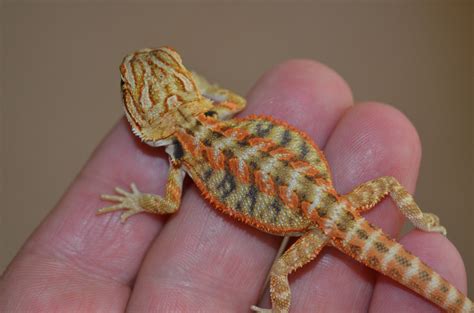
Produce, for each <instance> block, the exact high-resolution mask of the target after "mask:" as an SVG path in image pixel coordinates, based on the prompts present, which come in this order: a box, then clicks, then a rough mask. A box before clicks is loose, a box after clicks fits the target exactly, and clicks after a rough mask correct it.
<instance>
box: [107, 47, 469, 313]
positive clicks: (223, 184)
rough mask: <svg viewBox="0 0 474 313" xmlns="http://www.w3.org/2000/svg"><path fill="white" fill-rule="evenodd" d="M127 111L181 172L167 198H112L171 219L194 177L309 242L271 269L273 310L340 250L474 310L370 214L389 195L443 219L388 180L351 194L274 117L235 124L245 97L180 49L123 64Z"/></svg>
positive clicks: (244, 216)
mask: <svg viewBox="0 0 474 313" xmlns="http://www.w3.org/2000/svg"><path fill="white" fill-rule="evenodd" d="M120 70H121V77H122V91H123V98H124V102H125V113H126V116H127V119H128V121H129V122H130V124H131V126H132V131H133V132H134V133H135V134H136V135H137V136H138V137H140V138H141V139H142V140H143V141H144V142H145V143H147V144H149V145H151V146H166V152H168V154H169V155H170V163H171V169H170V172H169V176H168V182H167V188H166V195H165V196H164V197H161V196H158V195H153V194H143V193H141V192H140V191H139V190H138V189H137V187H136V186H135V185H134V184H132V186H131V188H132V192H127V191H125V190H122V189H120V188H117V189H116V191H117V193H118V194H119V195H104V196H103V198H104V199H106V200H110V201H114V202H117V203H116V204H115V205H111V206H109V207H106V208H103V209H101V210H99V213H106V212H113V211H116V210H125V212H124V213H123V214H122V220H124V221H125V220H126V219H127V218H128V217H130V216H131V215H133V214H136V213H139V212H143V211H145V212H150V213H155V214H169V213H173V212H176V211H177V210H178V208H179V206H180V201H181V194H182V182H183V178H184V175H185V174H188V175H189V176H190V177H191V178H192V179H193V181H194V182H195V183H196V185H197V186H198V188H199V189H200V191H201V192H202V194H203V196H204V197H205V198H206V199H208V200H209V202H210V203H211V204H212V205H213V206H214V207H216V208H217V209H219V210H220V211H222V212H224V213H225V214H228V215H230V216H231V217H233V218H235V219H236V220H239V221H242V222H244V223H246V224H249V225H251V226H253V227H255V228H257V229H259V230H261V231H264V232H267V233H271V234H275V235H281V236H288V235H291V236H299V239H298V240H297V241H296V242H295V243H294V244H293V245H292V246H291V247H290V248H289V249H288V250H287V251H286V252H285V253H284V254H283V255H282V256H281V257H279V258H278V260H277V261H276V262H275V263H274V265H273V267H272V270H271V272H270V293H271V300H272V309H271V310H269V309H261V308H258V307H252V309H253V310H254V311H258V312H288V311H289V308H290V301H291V292H290V287H289V283H288V274H289V273H291V272H293V271H294V270H296V269H298V268H299V267H301V266H303V265H304V264H306V263H308V262H309V261H311V260H312V259H314V258H315V257H316V256H317V255H318V253H319V251H320V250H321V249H322V248H323V247H324V246H326V245H331V246H334V247H336V248H337V249H339V250H340V251H342V252H344V253H346V254H347V255H349V256H351V257H352V258H354V259H355V260H357V261H359V262H361V263H363V264H365V265H366V266H368V267H370V268H372V269H374V270H376V271H378V272H380V273H383V274H385V275H387V276H389V277H391V278H392V279H394V280H396V281H398V282H400V283H401V284H403V285H404V286H407V287H408V288H410V289H411V290H413V291H415V292H416V293H418V294H420V295H421V296H423V297H425V298H427V299H428V300H430V301H432V302H434V303H436V304H437V305H438V306H440V307H441V308H443V309H445V310H446V311H448V312H473V311H474V305H473V303H472V302H471V301H470V300H469V299H468V298H467V297H466V296H464V295H463V294H462V293H461V292H460V291H458V290H457V289H456V288H455V287H453V286H452V285H451V284H450V283H449V282H448V281H446V280H445V279H443V278H442V277H441V276H440V275H439V274H437V273H435V272H434V271H433V270H432V269H431V268H429V267H428V266H427V265H426V264H424V263H423V262H422V261H421V260H420V259H418V258H417V257H416V256H414V255H412V254H410V253H409V252H408V251H406V250H405V249H404V248H403V247H402V246H401V245H400V244H399V243H397V242H396V241H394V240H393V239H391V238H389V237H388V236H387V235H386V234H384V233H383V232H382V230H381V229H379V228H377V227H375V226H372V225H371V224H370V223H368V222H367V221H366V220H365V219H364V218H363V217H361V215H360V212H363V211H366V210H369V209H371V208H372V207H374V206H375V205H376V204H377V202H379V201H380V200H381V199H382V198H384V197H385V196H387V195H390V196H391V197H392V199H393V200H394V201H395V203H396V204H397V206H398V207H399V209H400V210H401V211H402V213H403V214H404V215H405V216H406V217H407V218H408V219H409V220H410V221H411V222H412V223H413V224H414V225H415V226H416V227H417V228H419V229H422V230H425V231H433V232H440V233H442V234H446V230H445V229H444V227H442V226H441V225H440V224H439V220H438V218H437V217H436V216H435V215H433V214H430V213H423V212H422V211H421V210H420V209H419V208H418V206H417V205H416V203H415V201H414V200H413V198H412V196H411V195H410V194H409V193H408V192H407V191H406V190H405V189H404V188H403V187H402V186H401V185H400V184H399V183H398V182H397V181H396V179H395V178H393V177H381V178H378V179H375V180H373V181H370V182H367V183H365V184H362V185H360V186H358V187H357V188H355V189H354V190H353V191H352V192H351V193H349V194H347V195H340V194H338V193H337V191H336V190H335V189H334V187H333V184H332V180H331V174H330V171H329V167H328V164H327V162H326V160H325V158H324V155H323V153H322V152H321V151H320V150H319V148H318V147H317V146H316V144H315V143H314V142H313V141H312V140H311V139H310V138H309V137H308V136H307V135H306V134H304V133H302V132H301V131H299V130H297V129H295V128H293V127H291V126H289V125H288V124H286V123H285V122H282V121H277V120H274V119H272V118H271V117H265V116H249V117H247V118H235V119H230V120H225V119H226V118H229V117H232V116H233V115H235V114H236V113H238V112H239V111H241V110H243V109H244V107H245V104H246V103H245V100H244V99H242V98H241V97H239V96H238V95H236V94H234V93H232V92H231V91H228V90H226V89H222V88H220V87H218V86H215V85H211V84H209V83H208V82H207V81H206V80H205V79H204V78H203V77H201V76H199V75H198V74H196V73H191V72H189V71H188V70H187V69H186V68H185V67H184V66H183V64H182V61H181V58H180V56H179V55H178V54H177V53H176V52H175V51H174V50H172V49H171V48H168V47H164V48H161V49H157V50H152V49H144V50H140V51H137V52H135V53H132V54H130V55H128V56H126V57H125V59H124V61H123V63H122V65H121V67H120Z"/></svg>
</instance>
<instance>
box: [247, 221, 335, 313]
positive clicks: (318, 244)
mask: <svg viewBox="0 0 474 313" xmlns="http://www.w3.org/2000/svg"><path fill="white" fill-rule="evenodd" d="M327 242H328V238H327V237H326V235H324V234H323V233H322V232H321V231H320V230H318V229H313V230H311V231H309V232H307V233H306V234H304V235H303V236H301V237H300V238H299V239H298V240H297V241H296V242H295V243H294V244H293V245H292V246H291V247H290V248H289V249H288V250H287V251H286V252H285V253H284V254H283V255H282V256H281V257H280V258H279V259H278V260H277V261H276V262H275V264H274V265H273V267H272V269H271V272H270V296H271V300H272V309H271V310H270V309H262V308H259V307H256V306H252V310H253V311H255V312H260V313H287V312H289V310H290V302H291V291H290V284H289V282H288V274H290V273H291V272H293V271H295V270H296V269H298V268H300V267H302V266H303V265H305V264H306V263H308V262H310V261H311V260H313V259H314V258H316V256H317V255H318V253H319V251H321V249H322V248H323V247H324V245H325V244H326V243H327Z"/></svg>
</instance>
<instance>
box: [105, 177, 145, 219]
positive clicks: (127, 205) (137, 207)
mask: <svg viewBox="0 0 474 313" xmlns="http://www.w3.org/2000/svg"><path fill="white" fill-rule="evenodd" d="M130 188H131V190H132V192H128V191H125V190H123V189H122V188H120V187H116V188H115V191H116V192H117V193H118V194H119V195H101V199H102V200H107V201H113V202H118V203H117V204H114V205H111V206H108V207H105V208H102V209H99V210H98V211H97V214H104V213H109V212H115V211H119V210H125V212H123V213H122V215H121V216H120V219H121V220H122V222H125V221H126V220H127V219H128V218H129V217H130V216H132V215H135V214H137V213H140V212H144V211H145V210H144V209H143V208H142V206H141V204H140V200H141V198H142V197H143V194H142V193H141V192H140V191H139V190H138V188H137V186H136V185H135V184H134V183H131V184H130Z"/></svg>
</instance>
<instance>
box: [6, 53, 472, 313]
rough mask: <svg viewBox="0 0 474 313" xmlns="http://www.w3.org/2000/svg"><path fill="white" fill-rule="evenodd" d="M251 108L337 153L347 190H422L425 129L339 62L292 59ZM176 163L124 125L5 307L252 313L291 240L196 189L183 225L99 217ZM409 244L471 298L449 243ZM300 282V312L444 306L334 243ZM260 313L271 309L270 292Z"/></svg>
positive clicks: (25, 266)
mask: <svg viewBox="0 0 474 313" xmlns="http://www.w3.org/2000/svg"><path fill="white" fill-rule="evenodd" d="M248 102H249V105H248V109H247V110H246V111H245V112H244V114H242V115H245V114H250V113H258V114H265V115H272V116H274V117H276V118H279V119H284V120H286V121H288V122H289V123H290V124H292V125H295V126H296V127H298V128H299V129H301V130H303V131H305V132H306V133H308V134H309V135H310V136H311V137H312V138H313V139H314V140H315V141H316V143H317V144H318V145H319V146H320V147H321V148H322V149H323V150H324V151H325V154H326V157H327V159H328V161H329V164H330V166H331V168H332V174H333V178H334V183H335V187H336V189H337V190H338V191H339V192H340V193H345V192H348V191H350V190H352V188H353V187H355V186H356V185H358V184H359V183H362V182H366V181H368V180H370V179H372V178H376V177H379V176H385V175H390V176H395V177H396V178H397V179H398V180H399V181H400V182H401V183H402V184H404V185H405V186H406V188H407V189H408V190H410V191H412V192H413V190H414V187H415V183H416V178H417V173H418V165H419V160H420V154H421V148H420V143H419V139H418V137H417V133H416V130H415V129H414V128H413V126H412V125H411V124H410V122H409V121H408V120H407V119H406V118H405V117H404V116H403V115H402V114H401V113H399V112H398V111H397V110H395V109H393V108H392V107H390V106H387V105H384V104H381V103H375V102H370V103H369V102H363V103H359V104H357V105H356V106H355V105H354V100H353V98H352V94H351V91H350V89H349V88H348V86H347V85H346V83H345V82H344V81H343V80H342V79H341V78H340V77H339V76H338V75H337V74H335V73H334V72H333V71H332V70H330V69H328V68H327V67H325V66H323V65H321V64H319V63H316V62H313V61H306V60H293V61H288V62H286V63H284V64H281V65H279V66H277V67H275V68H274V69H272V70H270V71H269V72H268V73H266V74H265V75H264V76H263V77H262V78H261V79H260V80H259V81H258V82H257V84H256V86H255V87H254V88H253V89H252V91H251V92H250V94H249V96H248ZM167 167H168V160H167V157H166V156H165V154H164V152H163V151H161V150H159V149H152V148H150V147H147V146H146V145H144V144H141V143H140V142H139V141H138V140H137V139H136V138H135V137H134V136H133V135H132V134H131V133H130V131H129V127H128V125H127V123H126V121H125V120H122V121H120V122H119V123H118V125H117V126H116V127H114V129H113V130H112V131H111V132H110V134H109V135H108V136H107V137H106V138H105V140H104V141H103V142H102V144H101V145H100V146H99V147H98V148H97V150H96V152H95V153H94V154H93V156H92V157H91V159H90V160H89V162H88V163H87V165H86V166H85V167H84V169H83V170H82V171H81V173H80V175H79V176H78V177H77V179H76V180H75V182H74V183H73V184H72V186H71V187H70V188H69V190H68V191H67V192H66V194H65V195H64V197H63V198H62V200H61V201H60V203H59V204H58V205H57V207H56V208H55V209H54V210H53V211H52V212H51V213H50V214H49V216H48V217H47V218H46V219H45V221H43V223H42V224H41V225H40V226H39V227H38V229H37V230H36V231H35V232H34V234H33V235H32V236H31V237H30V239H29V240H28V241H27V242H26V243H25V245H24V247H23V248H22V249H21V251H20V252H19V254H18V255H17V256H16V258H15V259H14V260H13V261H12V263H11V264H10V266H9V267H8V269H7V270H6V272H5V273H4V274H3V276H2V278H1V281H0V311H1V312H42V311H44V312H65V311H67V312H123V311H130V312H148V311H152V312H248V311H249V309H250V306H251V305H252V304H256V302H257V301H258V299H257V297H258V294H259V290H260V288H261V286H262V284H263V282H264V280H265V277H266V274H267V272H268V270H269V268H270V266H271V264H272V261H273V258H274V255H275V252H276V250H277V249H278V245H279V241H280V240H281V238H278V237H274V236H271V235H268V234H264V233H261V232H258V231H257V230H255V229H252V228H250V227H248V226H245V225H242V224H239V223H237V222H235V221H233V220H232V219H230V218H228V217H227V216H223V215H222V214H219V213H218V212H216V211H215V210H213V209H212V207H211V206H210V205H209V204H208V203H207V202H205V200H203V199H202V198H201V197H200V195H199V192H198V191H197V189H196V188H195V187H194V186H193V185H192V184H188V185H187V186H185V193H184V197H183V202H182V205H181V208H180V210H179V211H178V213H176V214H175V215H173V216H171V217H168V216H161V217H156V216H152V215H148V214H139V215H137V216H133V217H131V218H130V219H129V220H128V221H127V222H126V223H125V224H122V223H120V219H119V216H120V212H117V213H114V214H107V215H102V216H96V211H97V209H98V208H101V207H103V206H104V205H106V203H105V202H103V201H101V200H100V198H99V195H100V194H104V193H111V192H113V187H115V186H128V185H129V183H130V182H132V181H133V182H136V184H137V186H138V187H139V188H140V190H141V191H144V192H152V193H158V194H160V193H162V192H163V188H164V183H165V181H166V174H167ZM32 209H34V208H32ZM446 209H449V208H446ZM424 210H425V211H430V208H424ZM366 217H367V219H368V220H370V221H371V222H373V223H374V224H376V225H378V226H380V227H382V228H383V229H384V231H385V232H387V233H389V234H391V235H392V236H395V237H396V236H397V234H398V232H399V230H400V228H401V226H402V223H403V219H402V216H401V214H400V213H399V211H398V210H397V209H396V208H395V206H394V205H393V203H392V202H391V201H390V200H385V201H384V202H382V203H381V204H380V205H378V206H377V207H376V208H374V209H373V210H372V211H371V212H370V213H368V214H366ZM401 242H402V244H404V245H405V246H406V247H407V248H408V249H409V250H410V251H412V252H413V253H414V254H415V255H418V256H419V257H420V258H421V259H422V260H424V261H425V262H426V263H428V264H429V265H431V266H432V267H433V268H434V269H435V270H436V271H438V272H439V273H440V274H441V275H442V276H444V277H446V278H447V279H448V280H450V281H451V282H452V283H453V284H454V285H455V286H457V287H458V288H459V289H460V290H461V291H464V292H465V291H466V277H465V272H464V266H463V263H462V260H461V258H460V256H459V254H458V252H457V251H456V249H455V248H454V246H453V245H452V244H451V243H450V242H449V241H448V240H447V239H446V238H445V237H443V236H441V235H439V234H436V233H423V232H421V231H413V232H411V233H409V234H408V235H407V236H405V237H404V238H402V239H401ZM290 283H291V287H292V295H293V296H292V306H291V310H292V312H367V311H371V312H435V311H437V310H438V309H437V308H436V307H435V306H434V305H432V304H431V303H429V302H428V301H426V300H424V299H422V298H420V297H419V296H417V295H415V294H414V293H412V292H410V291H408V290H407V289H405V288H403V287H401V286H400V285H398V284H397V283H395V282H393V281H391V280H390V279H388V278H385V277H384V276H381V275H378V274H377V273H375V272H373V271H372V270H369V269H367V268H365V267H364V266H363V265H360V264H358V263H357V262H355V261H353V260H351V259H350V258H349V257H347V256H345V255H343V254H341V253H340V252H338V251H336V250H335V249H332V248H325V249H324V251H323V252H322V253H321V255H320V256H319V257H318V258H317V259H316V260H315V261H313V262H311V263H310V264H308V265H307V266H305V267H304V268H302V269H300V270H299V271H298V272H296V273H295V274H292V275H290ZM259 305H260V306H263V307H270V304H269V297H268V295H267V297H265V298H264V302H263V303H261V304H259Z"/></svg>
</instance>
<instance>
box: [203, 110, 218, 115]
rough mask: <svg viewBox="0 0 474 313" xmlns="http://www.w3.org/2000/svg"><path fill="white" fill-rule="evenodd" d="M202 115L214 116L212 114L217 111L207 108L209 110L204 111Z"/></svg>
mask: <svg viewBox="0 0 474 313" xmlns="http://www.w3.org/2000/svg"><path fill="white" fill-rule="evenodd" d="M204 115H205V116H214V115H217V112H216V111H212V110H209V111H207V112H204Z"/></svg>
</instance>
